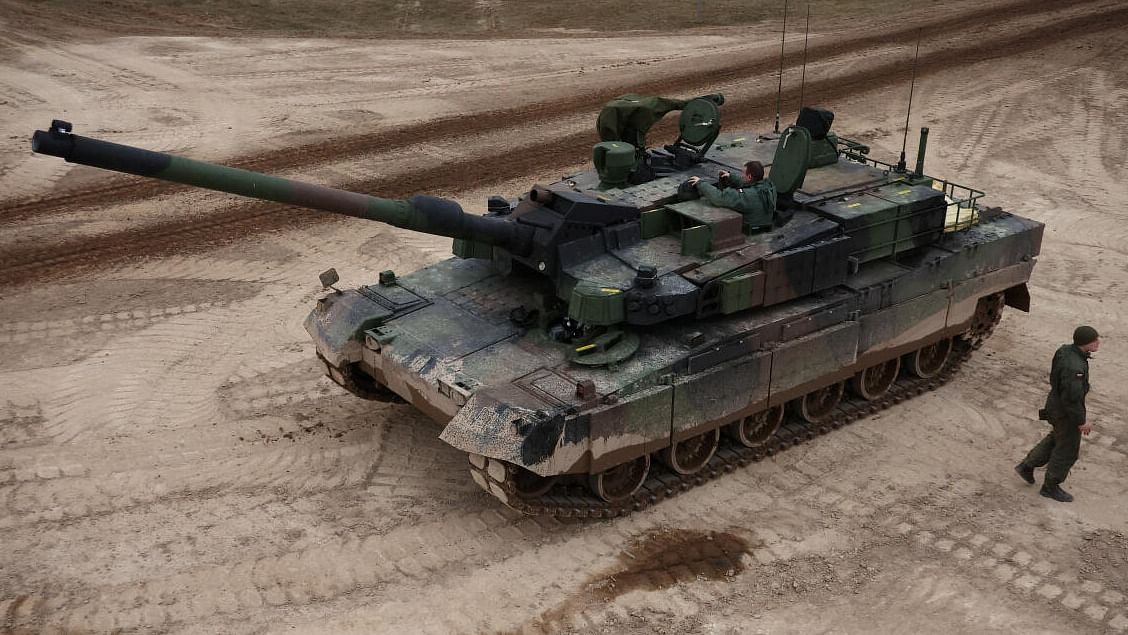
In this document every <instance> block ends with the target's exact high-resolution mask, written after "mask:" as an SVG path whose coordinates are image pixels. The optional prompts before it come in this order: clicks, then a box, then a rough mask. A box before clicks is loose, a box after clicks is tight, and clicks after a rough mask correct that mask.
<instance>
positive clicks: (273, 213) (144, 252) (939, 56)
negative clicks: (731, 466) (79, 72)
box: [0, 7, 1128, 285]
mask: <svg viewBox="0 0 1128 635" xmlns="http://www.w3.org/2000/svg"><path fill="white" fill-rule="evenodd" d="M1007 10H1013V7H1007ZM959 22H960V23H961V24H963V21H962V20H961V21H959ZM1126 26H1128V7H1125V8H1115V9H1109V10H1106V11H1101V12H1096V13H1093V14H1087V15H1082V16H1079V17H1075V18H1072V19H1069V20H1062V21H1059V22H1055V23H1052V24H1049V25H1046V26H1041V27H1037V28H1033V29H1030V30H1028V31H1025V32H1021V33H1016V34H1012V35H1010V36H1009V37H996V38H992V39H991V40H989V41H985V42H983V43H982V45H980V46H977V47H975V48H971V49H957V50H943V51H937V52H935V53H931V54H925V55H922V57H921V58H920V60H919V62H918V64H917V74H918V75H920V76H926V75H929V74H934V73H938V72H941V71H944V70H947V69H950V68H955V67H959V66H964V65H968V64H971V63H975V62H980V61H983V60H988V59H995V58H1001V57H1007V56H1012V55H1018V54H1022V53H1025V52H1028V51H1032V50H1036V49H1039V48H1043V47H1045V46H1048V45H1052V44H1059V43H1060V42H1062V41H1063V40H1068V39H1070V38H1076V37H1083V36H1090V35H1092V34H1094V33H1097V32H1100V31H1104V30H1111V29H1122V28H1125V27H1126ZM876 37H877V36H872V38H876ZM909 37H911V38H913V40H914V41H915V37H916V30H915V28H914V30H913V31H912V34H911V36H909ZM882 41H883V42H885V41H887V39H886V38H885V36H882ZM837 52H838V53H841V52H842V51H841V50H839V51H837ZM775 63H778V60H777V61H776V62H772V64H775ZM749 68H751V67H748V66H745V67H742V69H743V75H742V76H746V75H748V74H750V73H749ZM910 72H911V71H910V68H909V66H908V65H906V64H903V63H892V64H887V65H884V66H881V67H878V68H875V69H870V70H867V71H862V72H858V73H855V74H847V75H842V76H838V77H833V78H829V79H825V80H821V81H817V82H809V83H808V84H807V86H806V87H805V94H806V95H807V96H808V99H810V100H811V101H824V102H827V101H830V100H832V99H841V98H843V97H847V96H850V95H855V94H860V93H864V92H867V91H872V90H876V89H882V88H886V87H889V86H893V85H899V84H907V82H908V75H909V73H910ZM710 78H712V79H721V78H720V77H719V76H718V75H716V74H711V75H710ZM693 79H694V80H695V81H699V80H700V75H694V78H693ZM669 81H673V80H669ZM694 87H697V88H704V87H703V86H701V85H700V84H694ZM636 89H637V90H643V89H642V88H639V87H637V86H636V87H624V88H623V89H622V90H636ZM683 89H684V92H692V88H686V87H683ZM612 92H615V91H612ZM655 92H663V91H662V90H658V91H655ZM665 92H674V90H673V89H672V88H670V89H668V90H666V91H665ZM797 93H798V89H797V88H794V89H792V90H789V91H785V93H784V95H785V99H789V100H794V99H795V98H796V97H797ZM774 97H775V95H774V91H773V92H772V94H770V95H769V94H767V93H764V94H762V95H756V94H754V95H751V96H749V97H748V98H747V99H745V100H744V101H743V103H742V104H737V105H735V106H733V107H730V108H727V109H726V111H725V114H726V118H727V119H728V120H729V121H734V122H735V123H736V124H737V125H739V124H740V123H741V122H751V121H757V120H764V119H767V118H768V117H770V116H771V115H772V114H773V113H774V103H775V101H774ZM529 108H530V109H532V110H533V111H534V112H536V114H537V116H538V118H542V117H543V116H544V113H543V112H539V111H536V110H535V108H533V107H529ZM479 119H480V118H475V121H479ZM445 121H446V120H440V121H436V122H432V124H433V125H435V126H438V127H441V126H442V125H447V124H446V123H444V122H445ZM432 124H425V125H432ZM479 129H480V128H479ZM461 131H462V134H466V128H462V130H461ZM389 134H392V133H389ZM414 141H416V142H418V138H415V139H414ZM593 141H594V133H593V132H590V131H583V132H579V133H574V134H566V135H562V136H561V137H559V138H557V139H555V140H552V141H551V142H550V143H548V144H546V145H545V147H544V148H543V149H542V151H540V152H537V153H514V154H512V155H510V156H509V157H507V160H506V161H505V162H503V163H500V164H499V163H497V162H496V161H493V160H487V157H485V156H472V157H466V158H462V159H458V160H455V161H448V162H444V163H441V164H438V165H435V166H434V167H432V168H431V169H429V170H425V171H422V172H419V173H416V174H415V175H414V178H413V179H411V182H410V183H404V182H403V180H402V179H399V178H387V177H385V178H379V179H368V180H358V181H353V182H349V183H344V184H339V185H338V187H341V188H343V189H348V190H353V191H360V192H379V193H380V194H381V195H382V196H384V197H387V198H406V197H408V196H411V195H413V194H417V193H419V192H418V191H417V190H416V189H415V188H416V185H415V184H417V183H427V184H428V188H429V189H430V190H431V191H436V190H440V191H460V190H465V189H468V188H470V187H481V186H488V185H490V184H494V183H499V182H503V181H506V180H509V179H513V178H518V177H520V176H523V175H527V174H534V173H544V172H549V171H552V170H554V169H556V170H559V169H562V168H563V167H564V166H568V165H572V164H574V163H575V161H576V158H577V157H583V156H585V155H586V153H587V151H588V148H589V147H590V144H591V143H592V142H593ZM498 152H499V150H494V151H491V153H490V157H488V158H490V159H492V158H495V157H496V156H497V153H498ZM288 154H289V155H290V156H294V155H301V154H303V153H302V152H292V151H291V152H290V153H288ZM273 156H274V155H264V156H263V157H260V158H256V159H254V160H255V161H264V162H268V161H270V160H273V159H272V158H271V157H273ZM335 156H336V157H339V156H340V154H339V153H337V154H336V155H335ZM306 158H307V159H308V158H309V157H306ZM279 160H281V159H279ZM287 160H292V159H287ZM256 167H258V166H256ZM136 185H138V186H142V187H149V186H152V187H160V186H164V185H165V184H162V183H159V182H152V181H145V182H141V183H140V184H136ZM110 198H112V199H113V200H114V201H115V202H120V201H121V199H120V197H119V196H117V195H111V196H110ZM341 220H343V219H340V218H339V217H336V216H332V215H330V214H326V213H318V212H313V211H308V210H303V209H296V208H293V207H288V206H284V205H279V204H276V203H267V202H259V201H253V202H242V203H237V204H234V205H232V206H229V207H225V208H223V209H222V210H220V211H218V212H215V213H212V214H209V215H207V216H206V217H204V218H197V219H186V220H177V221H171V222H168V223H162V224H159V225H153V226H147V227H137V228H131V229H126V230H123V231H120V232H116V233H110V234H106V235H104V236H98V237H84V238H81V239H78V240H71V241H64V242H62V243H57V244H54V245H49V246H29V247H25V248H15V249H10V250H9V251H8V253H6V254H5V255H4V256H3V258H2V259H0V284H2V285H11V284H18V283H20V282H22V281H24V280H27V279H30V278H34V279H36V280H42V278H44V277H49V276H58V275H64V274H73V273H77V272H82V271H87V270H96V269H101V268H104V267H106V266H110V265H113V264H116V263H119V262H122V261H126V260H129V259H132V258H136V257H151V256H161V255H167V254H172V253H191V252H199V251H203V250H206V249H211V248H213V247H215V246H216V245H220V244H229V243H231V242H233V241H236V240H238V239H240V238H242V237H245V236H252V235H257V234H260V233H263V232H267V231H276V230H289V229H296V228H304V227H310V226H313V225H318V224H324V223H331V222H340V221H341Z"/></svg>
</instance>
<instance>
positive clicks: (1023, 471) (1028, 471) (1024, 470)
mask: <svg viewBox="0 0 1128 635" xmlns="http://www.w3.org/2000/svg"><path fill="white" fill-rule="evenodd" d="M1014 471H1015V472H1017V473H1018V475H1019V476H1020V477H1022V480H1024V481H1026V482H1027V483H1030V484H1031V485H1033V484H1034V468H1032V467H1030V466H1029V465H1027V464H1025V463H1019V464H1018V465H1016V466H1014Z"/></svg>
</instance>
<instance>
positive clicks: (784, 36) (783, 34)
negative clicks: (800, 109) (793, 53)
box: [775, 0, 787, 133]
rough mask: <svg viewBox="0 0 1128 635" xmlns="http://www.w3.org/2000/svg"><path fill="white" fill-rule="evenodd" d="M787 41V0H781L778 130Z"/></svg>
mask: <svg viewBox="0 0 1128 635" xmlns="http://www.w3.org/2000/svg"><path fill="white" fill-rule="evenodd" d="M786 42H787V0H783V31H782V32H780V34H779V89H778V90H776V121H775V131H776V132H777V133H778V132H779V104H780V99H781V98H782V97H783V45H784V44H785V43H786Z"/></svg>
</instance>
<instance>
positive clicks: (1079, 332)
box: [1073, 326, 1100, 346]
mask: <svg viewBox="0 0 1128 635" xmlns="http://www.w3.org/2000/svg"><path fill="white" fill-rule="evenodd" d="M1098 337H1100V335H1098V334H1097V329H1095V328H1093V327H1091V326H1078V327H1077V328H1076V329H1075V330H1074V331H1073V343H1074V344H1076V345H1078V346H1084V345H1086V344H1091V343H1093V342H1095V341H1096V339H1097V338H1098Z"/></svg>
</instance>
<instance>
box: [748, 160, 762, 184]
mask: <svg viewBox="0 0 1128 635" xmlns="http://www.w3.org/2000/svg"><path fill="white" fill-rule="evenodd" d="M744 178H745V179H747V180H748V181H751V182H752V183H759V182H760V181H762V180H764V164H763V163H760V162H759V161H749V162H748V163H745V164H744Z"/></svg>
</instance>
